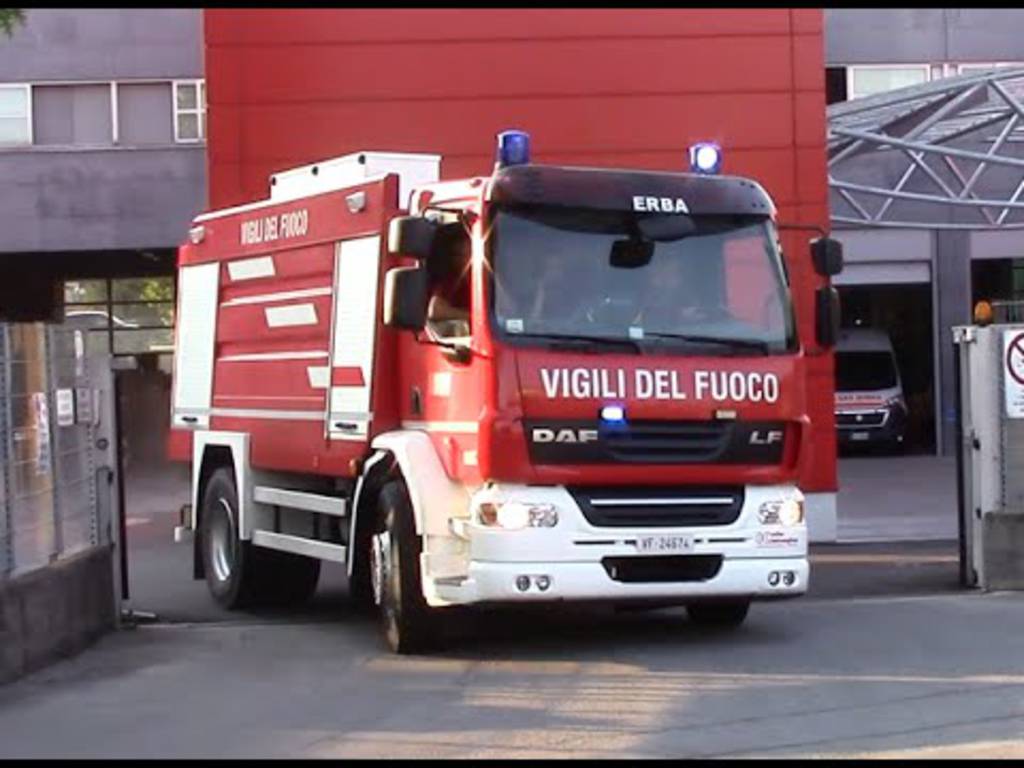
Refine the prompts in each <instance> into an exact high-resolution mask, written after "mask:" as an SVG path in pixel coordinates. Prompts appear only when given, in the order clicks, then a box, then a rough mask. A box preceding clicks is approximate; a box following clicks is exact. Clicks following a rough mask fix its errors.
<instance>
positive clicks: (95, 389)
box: [0, 321, 120, 600]
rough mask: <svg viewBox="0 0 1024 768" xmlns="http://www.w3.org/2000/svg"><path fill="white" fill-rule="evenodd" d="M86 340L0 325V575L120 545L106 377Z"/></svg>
mask: <svg viewBox="0 0 1024 768" xmlns="http://www.w3.org/2000/svg"><path fill="white" fill-rule="evenodd" d="M90 336H95V334H89V333H87V332H86V330H85V327H84V326H81V327H75V324H74V321H69V322H67V323H65V324H63V325H44V324H42V323H24V324H0V580H2V579H4V578H12V577H14V576H19V575H22V574H24V573H26V572H28V571H32V570H35V569H38V568H41V567H44V566H46V565H48V564H50V563H52V562H54V561H56V560H59V559H61V558H65V557H69V556H71V555H73V554H75V553H78V552H82V551H85V550H88V549H90V548H93V547H104V546H110V545H111V544H114V545H117V544H118V543H119V540H120V536H119V530H118V526H117V525H115V510H117V509H118V508H119V505H118V503H117V499H118V497H117V484H116V463H115V458H116V445H115V440H114V435H115V434H116V429H115V421H114V419H115V411H114V400H113V373H112V371H111V369H110V357H109V355H108V354H106V352H105V351H104V350H102V349H99V348H97V345H96V344H95V341H92V340H91V339H90ZM116 560H117V558H115V563H116ZM115 583H116V580H115ZM115 600H117V598H116V596H115Z"/></svg>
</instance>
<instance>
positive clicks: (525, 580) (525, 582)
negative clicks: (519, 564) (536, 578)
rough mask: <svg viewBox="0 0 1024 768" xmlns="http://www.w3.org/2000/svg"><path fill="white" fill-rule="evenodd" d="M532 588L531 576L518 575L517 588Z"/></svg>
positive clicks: (520, 589) (523, 590)
mask: <svg viewBox="0 0 1024 768" xmlns="http://www.w3.org/2000/svg"><path fill="white" fill-rule="evenodd" d="M529 588H530V577H529V576H516V589H518V590H519V591H520V592H525V591H526V590H528V589H529Z"/></svg>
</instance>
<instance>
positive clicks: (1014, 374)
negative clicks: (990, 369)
mask: <svg viewBox="0 0 1024 768" xmlns="http://www.w3.org/2000/svg"><path fill="white" fill-rule="evenodd" d="M1003 365H1004V366H1005V369H1006V370H1005V371H1004V374H1003V381H1004V387H1003V388H1004V390H1005V392H1006V415H1007V416H1008V417H1009V418H1011V419H1024V331H1022V330H1020V329H1013V330H1009V331H1003Z"/></svg>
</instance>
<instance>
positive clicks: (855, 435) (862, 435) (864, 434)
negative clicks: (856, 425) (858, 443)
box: [850, 432, 870, 440]
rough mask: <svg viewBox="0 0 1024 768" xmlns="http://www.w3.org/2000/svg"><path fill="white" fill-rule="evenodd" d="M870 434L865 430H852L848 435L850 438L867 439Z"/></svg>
mask: <svg viewBox="0 0 1024 768" xmlns="http://www.w3.org/2000/svg"><path fill="white" fill-rule="evenodd" d="M869 437H870V435H869V434H868V433H867V432H854V433H853V434H852V435H850V439H851V440H867V439H868V438H869Z"/></svg>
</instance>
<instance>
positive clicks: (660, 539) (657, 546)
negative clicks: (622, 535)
mask: <svg viewBox="0 0 1024 768" xmlns="http://www.w3.org/2000/svg"><path fill="white" fill-rule="evenodd" d="M692 549H693V537H692V536H638V537H637V540H636V550H637V552H649V553H651V554H659V553H662V552H689V551H690V550H692Z"/></svg>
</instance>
